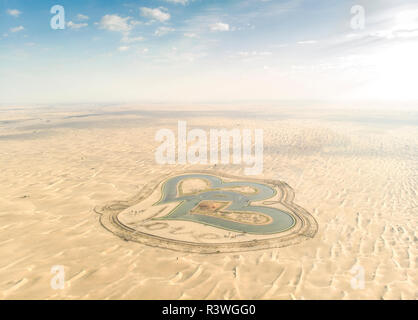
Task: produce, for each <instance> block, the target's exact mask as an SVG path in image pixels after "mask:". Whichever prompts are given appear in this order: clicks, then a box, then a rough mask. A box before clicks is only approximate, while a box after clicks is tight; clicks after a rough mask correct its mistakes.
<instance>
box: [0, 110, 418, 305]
mask: <svg viewBox="0 0 418 320" xmlns="http://www.w3.org/2000/svg"><path fill="white" fill-rule="evenodd" d="M188 110H194V111H191V112H189V111H188ZM257 110H260V108H258V109H257V108H256V106H251V107H249V106H246V107H245V108H241V107H225V106H216V107H204V106H202V107H200V109H198V108H194V107H190V109H188V108H187V107H183V108H180V107H176V106H173V107H169V106H164V105H162V106H158V105H157V106H155V105H154V106H79V107H74V106H64V107H63V106H61V107H55V106H49V107H46V106H42V107H19V106H16V107H1V108H0V168H1V175H0V221H1V223H0V230H1V232H0V298H1V299H417V298H418V293H417V292H418V275H417V251H418V250H417V247H418V246H417V243H418V235H417V222H418V197H417V192H418V191H417V190H418V125H417V124H418V113H417V112H416V111H415V112H413V111H402V112H400V111H389V110H386V111H382V110H380V111H378V110H368V111H364V110H363V111H361V110H360V109H358V110H347V109H330V110H328V109H321V108H312V109H302V108H290V107H280V108H264V109H262V110H263V112H260V111H257ZM178 120H184V121H187V123H188V125H189V126H191V127H197V128H202V129H209V128H228V129H231V128H262V129H263V130H264V171H263V174H262V175H259V176H257V177H256V178H261V179H279V180H282V181H285V182H286V183H288V184H289V185H290V186H291V187H292V188H293V189H294V191H295V194H296V198H295V201H296V203H297V204H299V205H300V206H302V207H303V208H305V209H306V210H308V211H309V212H310V213H311V214H312V215H313V216H314V217H315V219H316V221H317V222H318V226H319V229H318V232H317V234H316V235H315V237H314V238H313V239H310V240H308V241H304V242H302V243H299V244H296V245H292V246H288V247H284V248H277V249H268V250H260V251H249V252H236V253H221V254H210V255H208V254H198V253H187V252H179V251H172V250H167V249H161V248H154V247H149V246H146V245H142V244H140V243H136V242H131V241H124V240H122V239H121V238H119V237H117V236H115V235H114V234H112V233H111V232H109V231H108V230H106V229H105V228H103V226H102V225H101V224H100V222H99V215H98V214H97V213H96V212H95V211H94V208H96V207H98V206H101V205H104V204H106V203H108V202H109V201H113V200H123V199H127V198H129V197H131V196H132V195H134V194H136V193H138V192H139V190H140V189H141V188H142V187H143V186H144V185H146V183H147V182H148V181H150V180H151V179H152V178H153V177H155V176H157V175H158V176H160V175H163V174H170V172H173V171H181V170H195V169H196V170H200V169H213V167H212V166H211V165H207V166H202V165H158V164H156V162H155V159H154V152H155V149H156V147H157V146H158V145H159V143H158V142H155V140H154V136H155V133H156V131H157V130H158V129H160V128H170V129H172V130H174V131H175V130H176V128H177V121H178ZM217 169H218V170H222V171H224V172H227V173H229V174H232V175H242V174H243V173H242V172H243V167H242V166H239V165H232V164H231V165H218V166H217ZM54 265H62V266H64V268H65V287H64V289H62V290H54V289H52V288H51V285H50V281H51V279H52V277H53V274H51V268H52V266H54ZM355 266H361V267H362V268H363V269H364V277H365V283H364V288H363V289H359V288H357V289H356V288H353V287H352V286H351V280H352V277H353V274H352V273H351V270H352V268H353V267H355Z"/></svg>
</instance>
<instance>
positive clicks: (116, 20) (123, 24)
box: [99, 14, 135, 33]
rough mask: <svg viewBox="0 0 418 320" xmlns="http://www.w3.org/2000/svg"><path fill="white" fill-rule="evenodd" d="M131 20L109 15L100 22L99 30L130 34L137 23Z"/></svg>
mask: <svg viewBox="0 0 418 320" xmlns="http://www.w3.org/2000/svg"><path fill="white" fill-rule="evenodd" d="M130 19H131V18H130V17H126V18H122V17H120V16H118V15H116V14H107V15H105V16H103V17H102V19H101V20H100V22H99V28H100V29H105V30H109V31H116V32H125V33H127V32H129V31H131V30H132V27H133V25H134V24H135V21H129V20H130Z"/></svg>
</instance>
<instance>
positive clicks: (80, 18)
mask: <svg viewBox="0 0 418 320" xmlns="http://www.w3.org/2000/svg"><path fill="white" fill-rule="evenodd" d="M88 19H89V17H88V16H86V15H84V14H81V13H79V14H78V15H77V20H88Z"/></svg>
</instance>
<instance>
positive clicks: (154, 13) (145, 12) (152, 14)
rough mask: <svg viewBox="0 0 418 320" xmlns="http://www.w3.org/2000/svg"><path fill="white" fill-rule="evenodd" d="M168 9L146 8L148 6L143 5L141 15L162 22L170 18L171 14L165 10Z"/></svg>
mask: <svg viewBox="0 0 418 320" xmlns="http://www.w3.org/2000/svg"><path fill="white" fill-rule="evenodd" d="M166 10H167V9H165V8H162V7H160V8H154V9H152V8H146V7H142V8H141V15H142V16H144V17H146V18H149V19H153V20H158V21H160V22H165V21H168V20H170V17H171V16H170V14H169V13H168V12H165V11H166Z"/></svg>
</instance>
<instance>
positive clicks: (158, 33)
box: [154, 27, 175, 37]
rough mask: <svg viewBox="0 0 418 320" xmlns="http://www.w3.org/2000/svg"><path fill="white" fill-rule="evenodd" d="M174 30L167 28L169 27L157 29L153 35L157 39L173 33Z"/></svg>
mask: <svg viewBox="0 0 418 320" xmlns="http://www.w3.org/2000/svg"><path fill="white" fill-rule="evenodd" d="M173 31H175V29H173V28H169V27H159V28H158V29H157V30H155V33H154V34H155V35H156V36H158V37H161V36H164V35H166V34H167V33H170V32H173Z"/></svg>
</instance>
